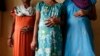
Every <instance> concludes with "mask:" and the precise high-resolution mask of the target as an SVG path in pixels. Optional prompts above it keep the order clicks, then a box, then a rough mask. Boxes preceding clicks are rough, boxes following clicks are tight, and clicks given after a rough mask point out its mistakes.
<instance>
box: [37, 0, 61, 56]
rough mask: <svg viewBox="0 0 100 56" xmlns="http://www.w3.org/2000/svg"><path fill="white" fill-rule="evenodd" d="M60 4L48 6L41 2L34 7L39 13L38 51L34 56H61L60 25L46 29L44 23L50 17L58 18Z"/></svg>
mask: <svg viewBox="0 0 100 56" xmlns="http://www.w3.org/2000/svg"><path fill="white" fill-rule="evenodd" d="M61 7H62V4H60V3H56V4H55V5H53V6H49V5H47V4H46V3H44V2H43V1H41V2H39V3H38V4H37V5H36V11H39V12H40V21H39V25H38V28H39V29H38V49H37V50H36V56H62V35H61V30H60V25H55V26H53V27H47V26H46V25H45V21H46V20H47V19H49V18H50V17H52V16H56V17H58V18H60V16H61Z"/></svg>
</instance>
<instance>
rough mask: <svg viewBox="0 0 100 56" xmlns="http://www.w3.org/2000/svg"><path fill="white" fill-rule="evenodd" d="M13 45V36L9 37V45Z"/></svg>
mask: <svg viewBox="0 0 100 56" xmlns="http://www.w3.org/2000/svg"><path fill="white" fill-rule="evenodd" d="M13 45H14V40H13V38H12V36H11V37H9V38H8V46H9V47H13Z"/></svg>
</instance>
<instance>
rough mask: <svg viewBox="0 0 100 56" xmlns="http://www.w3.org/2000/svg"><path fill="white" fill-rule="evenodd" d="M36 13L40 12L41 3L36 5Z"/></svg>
mask: <svg viewBox="0 0 100 56" xmlns="http://www.w3.org/2000/svg"><path fill="white" fill-rule="evenodd" d="M36 11H41V2H38V3H37V5H36Z"/></svg>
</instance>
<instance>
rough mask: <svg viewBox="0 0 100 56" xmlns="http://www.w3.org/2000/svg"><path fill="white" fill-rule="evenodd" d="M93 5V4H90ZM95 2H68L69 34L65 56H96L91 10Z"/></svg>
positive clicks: (74, 0) (91, 0)
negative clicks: (90, 16) (89, 15)
mask: <svg viewBox="0 0 100 56" xmlns="http://www.w3.org/2000/svg"><path fill="white" fill-rule="evenodd" d="M89 3H91V4H89ZM95 3H96V1H95V0H66V1H65V2H64V5H65V6H66V12H67V18H66V19H67V21H66V22H67V26H68V27H67V28H68V29H67V34H66V44H65V52H64V53H65V54H64V56H95V54H94V50H93V32H92V29H91V22H90V18H89V17H88V14H89V10H91V8H92V5H95Z"/></svg>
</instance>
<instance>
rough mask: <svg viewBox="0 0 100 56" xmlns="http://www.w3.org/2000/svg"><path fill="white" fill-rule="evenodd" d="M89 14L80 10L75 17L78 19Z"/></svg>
mask: <svg viewBox="0 0 100 56" xmlns="http://www.w3.org/2000/svg"><path fill="white" fill-rule="evenodd" d="M87 14H88V10H83V9H80V10H79V11H77V12H76V13H75V14H74V15H75V16H76V17H78V16H85V15H87Z"/></svg>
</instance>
